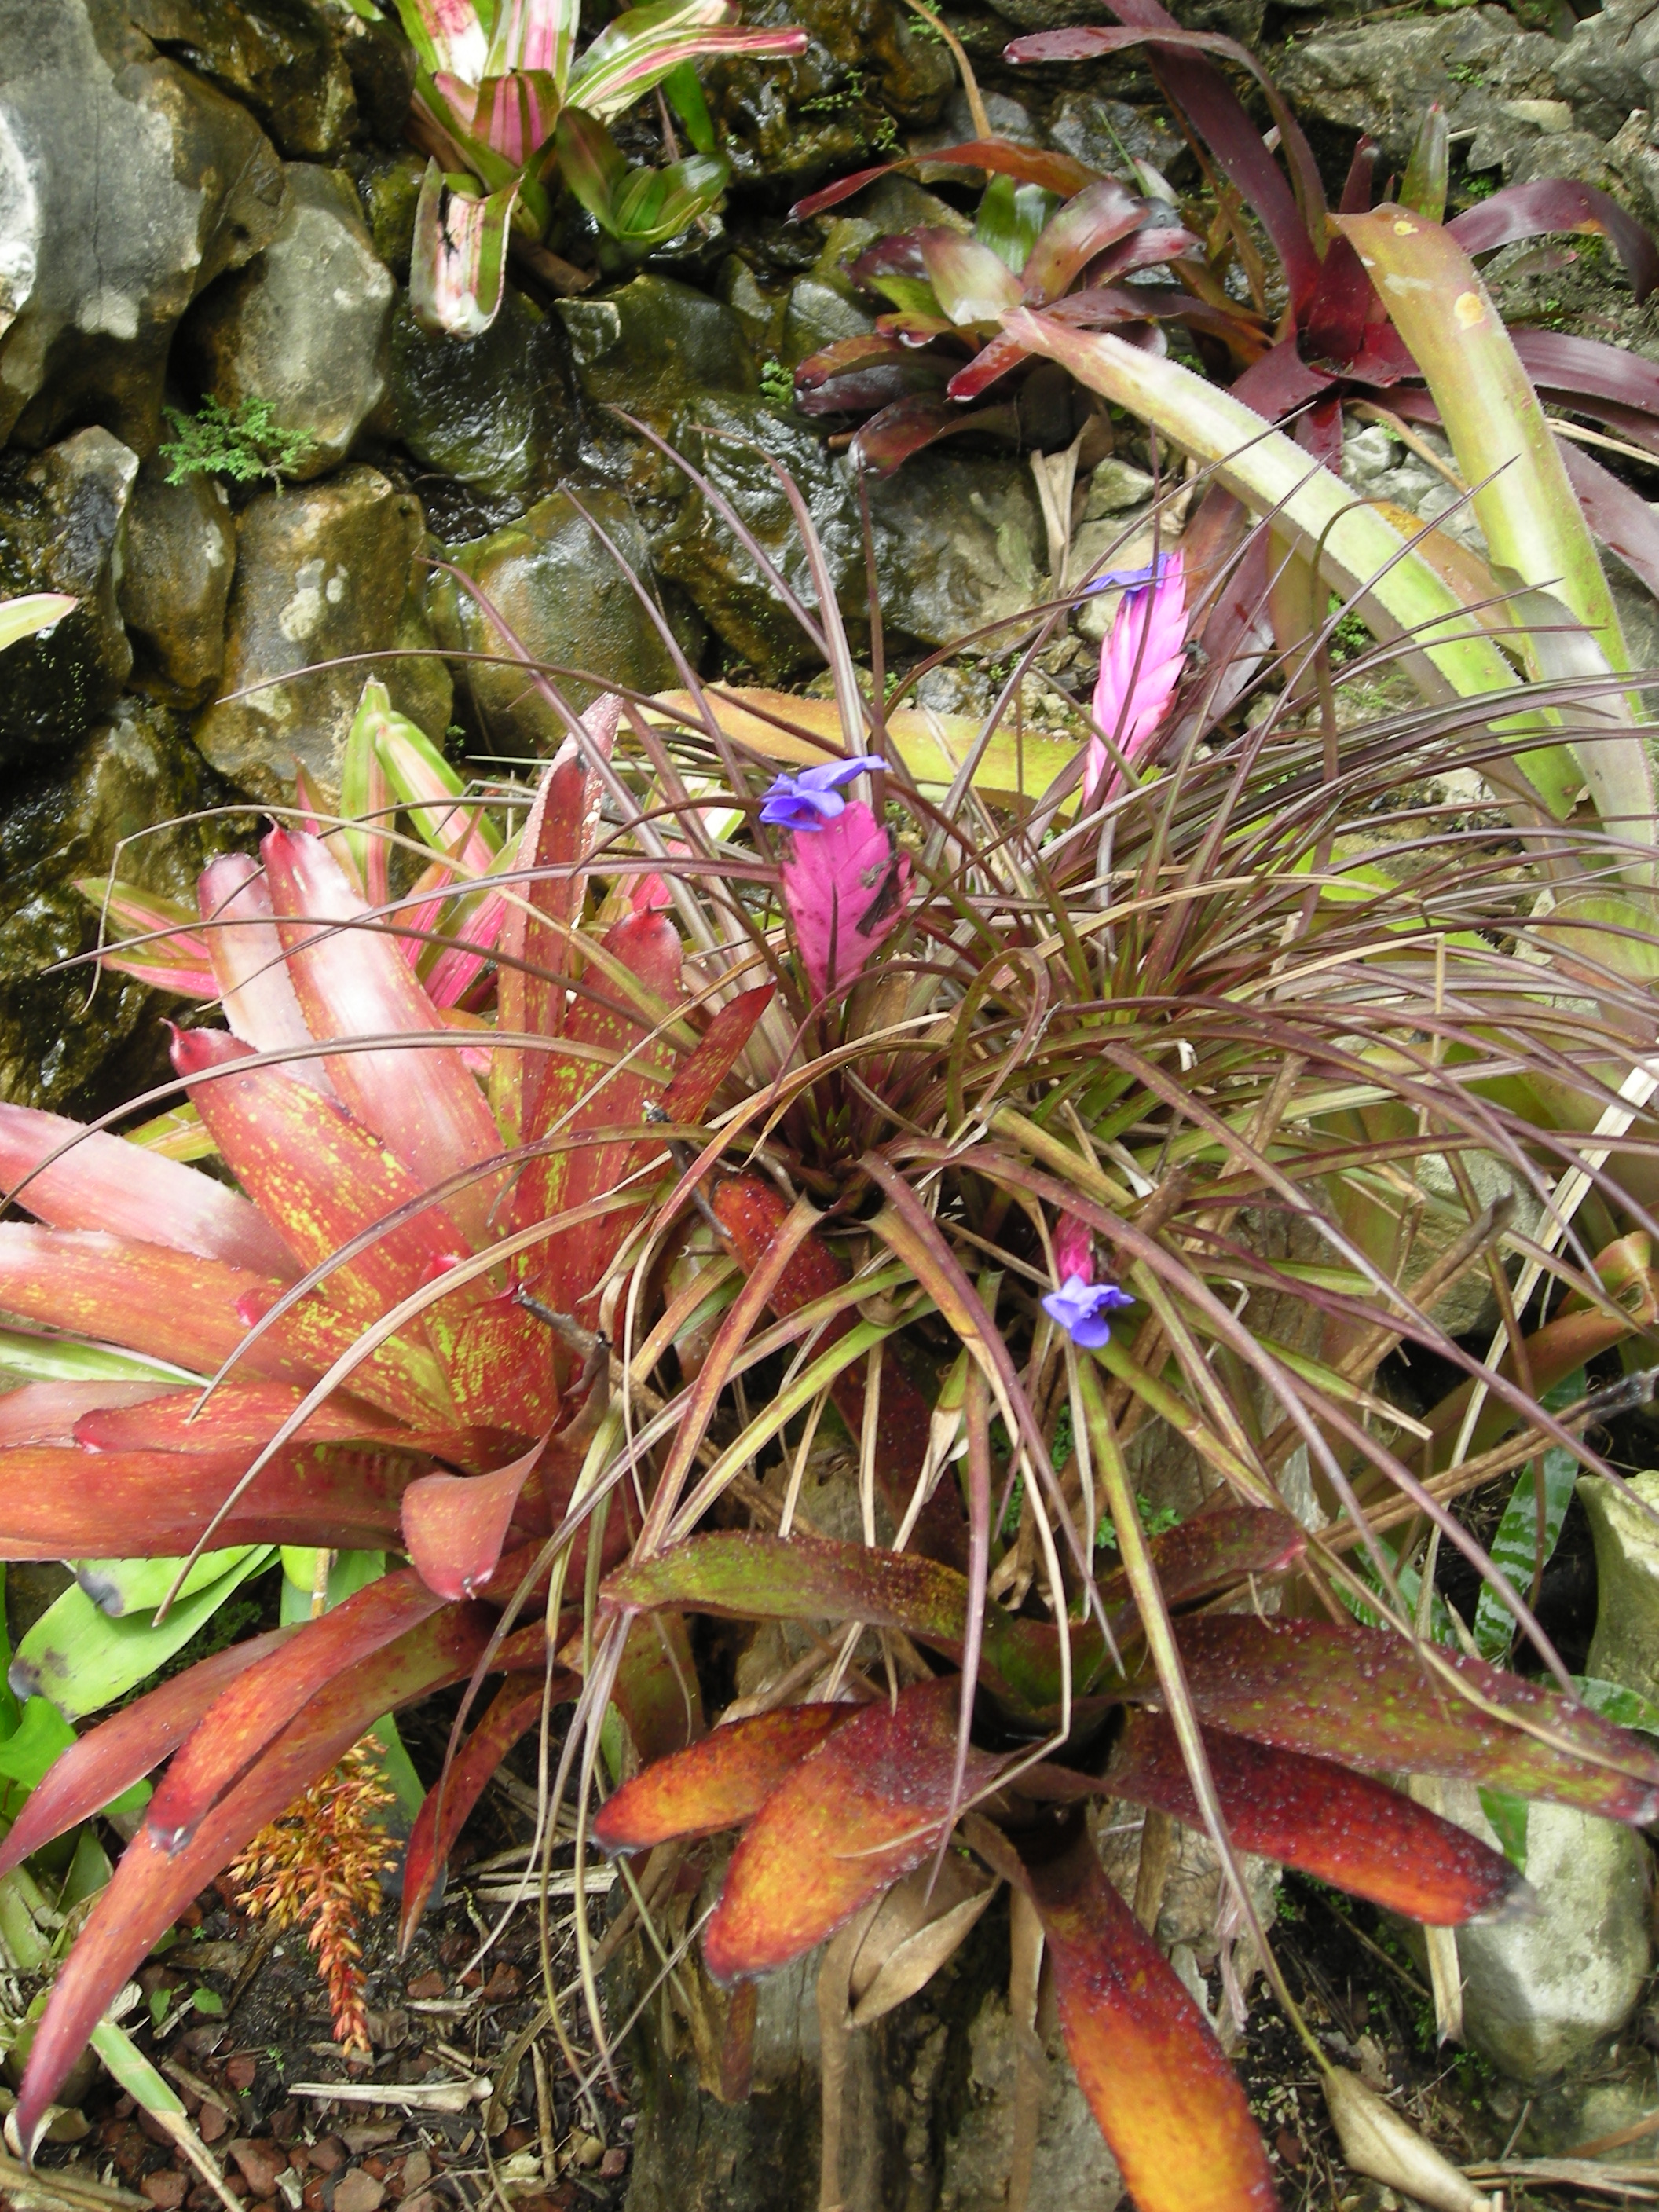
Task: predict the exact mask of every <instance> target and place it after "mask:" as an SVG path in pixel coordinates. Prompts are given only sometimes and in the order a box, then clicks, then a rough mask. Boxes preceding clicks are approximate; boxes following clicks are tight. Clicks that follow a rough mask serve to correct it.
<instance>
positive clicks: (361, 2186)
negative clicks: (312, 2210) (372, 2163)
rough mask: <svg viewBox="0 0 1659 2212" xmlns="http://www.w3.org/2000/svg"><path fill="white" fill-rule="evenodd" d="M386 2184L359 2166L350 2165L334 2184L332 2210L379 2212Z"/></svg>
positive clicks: (336, 2211) (338, 2211) (384, 2200)
mask: <svg viewBox="0 0 1659 2212" xmlns="http://www.w3.org/2000/svg"><path fill="white" fill-rule="evenodd" d="M385 2202H386V2184H385V2182H383V2181H377V2180H376V2179H374V2175H373V2174H372V2173H367V2172H364V2170H363V2168H362V2166H350V2167H349V2168H348V2169H347V2171H346V2172H344V2173H343V2174H342V2175H341V2176H340V2178H339V2179H338V2180H337V2182H336V2183H335V2185H334V2212H380V2207H381V2205H382V2204H384V2203H385Z"/></svg>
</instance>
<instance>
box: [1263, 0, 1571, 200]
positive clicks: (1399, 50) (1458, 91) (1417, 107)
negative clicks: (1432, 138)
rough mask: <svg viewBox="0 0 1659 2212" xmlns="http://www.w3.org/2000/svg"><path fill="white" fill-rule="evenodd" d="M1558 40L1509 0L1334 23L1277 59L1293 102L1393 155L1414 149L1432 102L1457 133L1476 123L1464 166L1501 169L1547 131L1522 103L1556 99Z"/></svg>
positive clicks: (1398, 158)
mask: <svg viewBox="0 0 1659 2212" xmlns="http://www.w3.org/2000/svg"><path fill="white" fill-rule="evenodd" d="M1560 53H1561V49H1560V47H1559V46H1558V45H1557V44H1556V42H1555V40H1553V39H1550V38H1547V37H1545V36H1544V35H1543V33H1541V32H1534V31H1522V30H1520V29H1519V28H1518V27H1516V22H1515V20H1514V18H1513V17H1512V16H1511V15H1509V14H1507V13H1506V12H1505V10H1504V9H1502V8H1493V7H1475V8H1465V9H1460V10H1458V11H1457V12H1456V13H1455V14H1452V15H1444V16H1437V17H1435V18H1432V19H1431V18H1426V17H1425V18H1414V17H1407V18H1406V19H1404V20H1396V21H1390V22H1388V23H1373V24H1361V25H1359V26H1358V27H1356V28H1354V29H1352V30H1340V31H1326V32H1323V33H1321V34H1320V35H1318V36H1317V37H1315V38H1311V39H1309V40H1306V41H1305V42H1304V43H1303V44H1301V45H1299V46H1295V47H1293V48H1292V49H1291V51H1290V52H1288V53H1287V54H1286V55H1285V57H1284V59H1283V60H1282V62H1281V63H1280V64H1279V68H1278V71H1277V74H1278V77H1279V84H1280V86H1281V88H1282V89H1283V90H1284V92H1285V94H1286V96H1287V97H1288V98H1289V99H1290V100H1291V103H1292V105H1293V106H1297V108H1299V109H1301V110H1303V111H1304V112H1307V113H1309V114H1311V115H1313V116H1316V117H1317V118H1319V120H1320V121H1322V122H1325V123H1334V124H1340V125H1342V127H1343V128H1344V129H1346V130H1349V131H1369V132H1370V134H1371V136H1372V137H1374V138H1375V139H1376V141H1377V143H1378V144H1379V145H1380V146H1381V148H1382V149H1383V158H1384V160H1385V161H1389V162H1392V163H1396V164H1402V163H1403V162H1404V161H1405V160H1406V159H1407V156H1408V155H1409V154H1410V152H1411V149H1412V143H1413V140H1414V138H1415V137H1416V136H1417V131H1418V126H1419V124H1420V123H1421V122H1422V120H1423V117H1424V115H1425V112H1426V111H1427V109H1428V107H1429V106H1430V103H1431V101H1433V100H1439V101H1440V102H1441V103H1442V104H1443V106H1444V107H1445V110H1446V114H1447V118H1448V122H1449V127H1450V129H1451V130H1452V131H1453V132H1454V133H1462V132H1473V133H1474V136H1473V138H1472V139H1471V140H1469V141H1468V143H1467V146H1466V151H1465V153H1464V162H1465V166H1466V167H1468V168H1471V169H1474V170H1480V169H1491V168H1496V167H1498V164H1499V163H1500V162H1502V161H1503V160H1504V156H1505V155H1506V154H1513V153H1514V151H1515V150H1516V148H1517V147H1518V146H1519V144H1520V143H1521V142H1522V141H1523V140H1530V139H1533V138H1537V137H1541V136H1543V135H1544V133H1543V129H1542V125H1541V123H1540V121H1539V120H1538V119H1537V118H1536V117H1535V116H1532V117H1529V116H1528V114H1527V112H1525V110H1524V108H1522V110H1520V111H1519V112H1517V109H1516V102H1522V103H1524V102H1530V101H1535V100H1556V99H1557V98H1558V97H1559V95H1558V94H1557V89H1556V78H1555V68H1556V64H1557V60H1558V58H1559V55H1560Z"/></svg>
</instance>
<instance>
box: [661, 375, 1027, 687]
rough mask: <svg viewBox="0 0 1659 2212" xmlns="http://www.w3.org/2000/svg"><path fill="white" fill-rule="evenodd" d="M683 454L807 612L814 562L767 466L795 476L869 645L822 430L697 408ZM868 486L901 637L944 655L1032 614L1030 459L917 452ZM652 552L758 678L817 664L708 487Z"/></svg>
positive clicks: (851, 514) (747, 406)
mask: <svg viewBox="0 0 1659 2212" xmlns="http://www.w3.org/2000/svg"><path fill="white" fill-rule="evenodd" d="M674 442H675V444H676V446H677V447H678V450H679V451H680V452H681V453H684V456H685V458H686V459H687V460H688V461H689V462H690V464H691V465H692V466H693V467H694V468H696V469H697V470H699V471H701V472H702V473H703V474H704V475H706V476H707V477H708V480H709V482H710V483H711V484H712V485H713V486H714V489H716V490H717V491H719V492H720V493H721V494H722V495H724V496H725V498H726V500H727V501H730V503H731V505H732V508H733V509H734V511H735V512H736V513H737V514H738V516H739V517H740V519H741V520H742V521H743V524H744V527H745V528H746V529H747V530H748V531H749V532H750V535H751V536H752V538H754V540H755V542H756V543H757V544H758V545H759V546H760V548H761V550H763V552H764V553H765V555H766V556H767V557H768V559H769V561H770V562H772V563H773V564H774V566H775V568H777V569H778V570H779V572H780V573H781V574H782V576H783V577H784V579H785V580H786V581H787V584H788V585H789V586H790V588H791V589H792V590H793V592H795V593H796V594H797V596H798V597H799V598H800V599H802V600H803V602H804V603H805V605H807V606H808V607H809V608H810V607H811V605H813V604H814V594H813V592H812V587H811V578H810V575H809V573H808V569H807V564H806V556H805V550H804V549H803V548H802V546H801V544H800V539H799V532H798V531H797V529H796V527H795V522H794V516H793V511H792V509H791V507H790V505H789V501H788V499H787V495H786V494H785V492H784V489H783V487H782V485H781V483H779V482H778V478H777V476H776V474H775V471H774V468H773V465H772V464H773V463H774V462H776V463H778V464H779V465H781V466H782V467H783V468H785V469H787V471H788V473H789V475H790V476H791V477H793V480H794V483H795V484H796V486H797V488H798V489H799V492H800V494H801V495H802V497H803V499H804V500H805V503H806V507H807V510H808V512H809V513H810V514H811V518H812V522H813V526H814V527H815V528H816V529H817V532H818V536H819V538H820V539H821V541H822V543H823V550H824V557H825V560H826V562H827V563H828V567H829V574H830V577H831V579H832V580H833V582H834V586H835V590H836V599H837V601H838V603H839V605H840V606H841V609H842V614H843V616H844V617H845V618H846V619H847V622H848V626H849V629H852V631H853V632H854V634H855V635H856V634H858V633H859V632H860V629H861V627H862V624H863V621H864V617H865V614H866V608H867V605H868V596H867V586H866V579H865V565H864V551H863V539H862V533H861V529H860V520H859V509H858V494H857V489H856V485H855V483H854V477H853V475H852V471H851V469H850V466H849V465H848V463H847V461H846V460H845V459H842V458H841V457H840V456H838V455H836V454H832V453H829V451H828V450H827V448H826V447H825V446H824V444H823V440H822V438H821V437H820V436H819V435H817V432H816V430H815V429H812V428H807V427H805V426H804V425H798V424H796V423H793V422H789V421H787V419H785V418H783V417H781V416H779V415H777V414H776V413H775V412H773V411H772V410H769V408H768V407H767V406H766V405H765V404H763V402H760V401H757V400H716V399H712V398H709V399H702V400H699V401H697V402H696V403H695V404H693V405H692V406H690V407H689V408H688V409H686V410H685V411H684V413H683V414H682V415H681V416H680V417H679V418H678V421H677V422H676V424H675V430H674ZM869 490H870V510H871V520H872V532H873V538H874V544H875V555H876V571H877V576H878V582H879V584H880V587H881V603H882V614H883V619H884V622H885V623H887V624H888V625H889V627H890V629H893V630H895V631H896V632H899V633H902V635H907V636H908V637H911V638H914V639H916V640H918V641H921V642H922V643H925V644H928V645H944V644H948V643H950V642H951V641H953V640H955V639H956V638H957V637H958V636H960V635H962V634H963V632H964V631H966V630H969V629H977V628H978V627H979V626H980V625H981V623H986V622H991V621H994V620H996V619H998V618H999V617H1008V616H1012V615H1015V614H1018V612H1020V611H1022V610H1023V609H1024V608H1025V607H1026V606H1028V605H1030V603H1031V600H1032V598H1033V595H1034V593H1035V592H1036V590H1037V587H1038V580H1039V565H1040V563H1041V562H1042V559H1043V558H1044V557H1045V556H1044V555H1043V552H1042V548H1043V545H1044V539H1043V535H1042V519H1041V513H1040V510H1039V508H1038V506H1037V501H1036V492H1035V490H1034V489H1033V488H1032V484H1031V478H1030V471H1029V469H1028V468H1027V467H1026V465H1025V464H1024V462H1023V461H1017V460H1001V459H998V458H997V457H996V456H994V455H991V454H983V455H981V454H963V453H953V454H947V453H921V454H918V455H917V456H916V457H915V459H912V460H910V461H908V462H907V463H906V464H905V465H904V467H903V468H902V469H901V470H900V471H898V473H897V475H896V476H895V477H890V479H888V481H887V482H886V483H878V482H876V481H875V480H873V479H872V482H871V483H870V487H869ZM655 551H656V556H657V565H658V567H659V570H660V571H661V573H662V574H665V575H666V576H670V577H671V578H673V579H674V580H676V581H677V582H678V583H679V584H681V585H683V586H684V589H685V590H686V592H688V593H689V594H690V598H691V599H692V601H693V603H694V605H696V609H697V611H698V612H699V613H700V614H701V615H702V617H703V619H704V620H705V621H706V622H707V623H708V626H709V628H710V629H712V630H714V633H715V634H716V635H717V636H719V637H720V639H721V640H722V641H723V642H724V643H725V644H726V647H728V648H729V650H730V651H731V652H732V653H735V654H737V655H738V657H739V658H740V659H743V660H744V661H746V662H748V663H749V664H750V666H751V667H752V668H753V669H754V671H755V672H756V674H757V678H759V680H760V681H762V682H763V683H775V682H779V681H781V680H782V679H783V678H786V677H788V676H791V675H793V674H796V673H799V671H802V670H804V669H806V668H809V667H811V666H812V665H814V663H815V661H816V659H817V655H816V654H815V653H814V652H813V650H812V647H811V646H810V644H809V643H808V641H807V640H806V638H805V635H804V634H803V633H802V631H801V630H800V629H799V626H798V625H797V624H796V623H794V622H793V620H792V619H791V617H790V616H789V614H788V611H787V609H786V608H785V607H784V606H783V605H781V602H780V600H779V598H778V595H777V592H776V589H775V586H773V585H772V584H771V583H770V582H769V580H768V579H767V578H766V577H765V576H763V574H762V572H761V571H760V569H759V568H757V566H756V564H755V562H754V560H753V559H752V557H751V556H750V554H749V553H748V552H747V551H746V550H744V547H743V546H742V545H741V544H739V543H738V539H737V538H736V537H735V536H734V535H733V533H732V530H731V527H730V526H729V525H728V524H727V523H726V521H725V520H723V519H722V518H721V516H720V513H718V512H717V510H716V509H715V508H714V506H713V504H712V502H711V501H708V499H707V498H706V497H705V496H704V495H703V494H702V492H701V491H699V490H697V489H695V488H693V489H690V491H688V493H687V494H686V495H685V497H684V501H683V504H682V505H681V507H680V508H679V511H678V513H677V514H676V516H675V517H674V520H673V521H672V523H671V525H670V526H669V527H668V528H667V529H665V531H664V532H662V533H661V534H660V535H659V537H658V538H657V540H656V545H655ZM987 649H994V648H987Z"/></svg>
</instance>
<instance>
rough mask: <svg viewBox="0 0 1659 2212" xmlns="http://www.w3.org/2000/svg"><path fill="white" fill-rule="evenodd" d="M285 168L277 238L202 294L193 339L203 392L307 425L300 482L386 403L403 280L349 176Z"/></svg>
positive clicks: (333, 460)
mask: <svg viewBox="0 0 1659 2212" xmlns="http://www.w3.org/2000/svg"><path fill="white" fill-rule="evenodd" d="M287 174H288V196H287V198H286V200H285V201H284V204H283V219H282V222H281V224H280V225H279V227H278V228H277V231H276V236H275V237H274V238H273V239H272V240H271V241H270V244H269V245H268V246H266V248H265V250H264V252H263V253H261V254H260V255H259V256H258V258H257V259H256V260H254V261H252V262H251V263H249V264H248V266H247V267H246V268H245V269H243V270H239V271H238V272H237V274H236V275H235V276H232V277H228V278H227V279H226V281H225V282H224V283H221V284H219V285H217V286H216V287H215V289H214V290H213V292H212V293H211V294H210V296H209V297H208V298H206V299H204V301H202V303H201V305H200V307H198V308H197V310H196V312H195V313H194V314H193V315H192V316H191V321H190V326H189V331H188V337H189V339H190V343H191V349H192V352H193V354H194V356H195V358H196V362H197V369H198V373H199V375H200V378H201V382H202V385H203V387H204V390H206V391H209V392H212V394H213V395H214V397H215V398H216V399H218V400H220V401H222V403H223V404H224V405H225V406H226V407H228V408H229V409H230V410H232V412H233V413H234V411H235V410H237V409H238V408H239V407H240V406H241V405H242V404H243V403H244V402H245V401H246V400H249V399H263V400H264V401H266V402H267V403H268V404H269V405H270V410H271V414H272V416H273V418H274V420H275V421H276V423H277V424H278V425H279V426H280V427H281V428H283V429H284V430H302V431H304V432H305V434H306V435H307V437H308V438H309V439H310V441H311V443H310V445H309V447H307V450H306V452H305V453H304V455H303V457H302V458H301V460H300V461H299V463H298V464H297V465H296V466H295V468H294V469H293V471H291V473H292V474H293V475H295V477H299V478H301V479H302V480H303V479H305V478H307V477H318V476H321V475H323V474H324V473H325V471H327V470H329V469H331V468H336V467H337V466H338V465H339V464H340V462H342V461H343V459H345V457H346V455H347V454H348V453H349V452H350V450H351V447H352V445H353V443H354V441H356V436H357V433H358V432H359V431H360V430H361V429H362V426H363V424H364V422H366V421H367V420H368V416H370V415H371V414H373V412H374V409H375V408H376V407H377V406H378V405H379V404H380V398H381V395H382V394H383V392H385V390H386V333H387V329H388V327H389V325H390V323H391V319H392V301H394V299H395V298H396V296H397V290H398V288H397V286H396V284H395V283H393V282H392V276H391V273H390V271H389V270H386V268H384V267H383V266H382V264H380V262H379V261H378V260H377V259H376V258H375V256H374V246H373V245H372V244H371V242H370V240H369V235H368V226H367V225H366V224H365V222H363V219H362V214H361V213H360V212H359V210H358V206H357V197H356V192H355V191H353V189H352V186H351V185H350V182H349V179H346V178H345V177H343V176H339V175H336V174H335V173H332V172H331V171H330V170H327V169H319V168H314V167H310V166H308V165H307V164H306V163H304V162H294V163H291V164H290V165H289V169H288V172H287Z"/></svg>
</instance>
